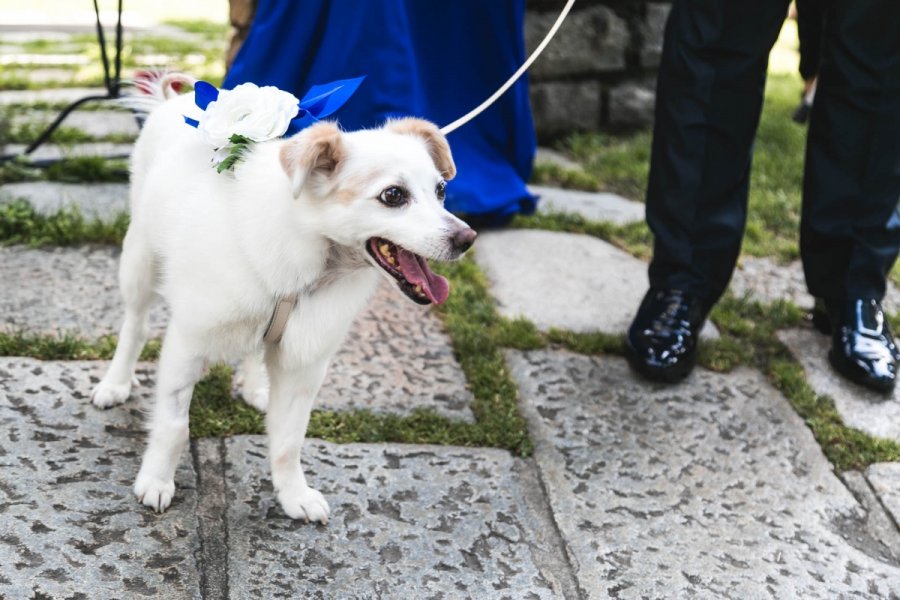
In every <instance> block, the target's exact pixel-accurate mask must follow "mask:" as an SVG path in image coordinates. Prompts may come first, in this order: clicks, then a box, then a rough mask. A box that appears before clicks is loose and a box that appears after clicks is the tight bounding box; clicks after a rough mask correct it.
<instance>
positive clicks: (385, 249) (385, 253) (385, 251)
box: [378, 244, 391, 256]
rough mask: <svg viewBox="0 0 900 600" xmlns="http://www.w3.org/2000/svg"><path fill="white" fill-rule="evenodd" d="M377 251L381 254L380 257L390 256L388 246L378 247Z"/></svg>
mask: <svg viewBox="0 0 900 600" xmlns="http://www.w3.org/2000/svg"><path fill="white" fill-rule="evenodd" d="M378 251H379V252H381V255H382V256H390V255H391V247H390V246H389V245H388V244H382V245H380V246H379V247H378Z"/></svg>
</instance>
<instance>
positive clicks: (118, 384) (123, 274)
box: [91, 229, 156, 408]
mask: <svg viewBox="0 0 900 600" xmlns="http://www.w3.org/2000/svg"><path fill="white" fill-rule="evenodd" d="M155 279H156V269H155V266H154V261H153V254H152V252H151V250H150V249H149V248H148V247H147V244H146V243H145V241H144V240H143V239H142V237H141V235H140V234H138V233H137V232H136V231H134V230H132V229H129V230H128V233H127V234H126V236H125V241H124V243H123V246H122V257H121V259H120V261H119V289H120V290H121V293H122V299H123V300H124V302H125V320H124V321H123V322H122V328H121V329H120V330H119V342H118V344H117V346H116V352H115V354H114V355H113V359H112V362H111V363H110V365H109V370H108V371H107V372H106V375H104V377H103V379H102V380H100V383H98V384H97V387H95V388H94V391H93V393H92V394H91V402H93V404H94V406H98V407H100V408H108V407H110V406H114V405H116V404H121V403H122V402H124V401H125V400H127V399H128V396H129V395H130V394H131V386H132V385H133V380H134V366H135V364H136V363H137V360H138V357H139V356H140V354H141V350H142V349H143V347H144V344H145V343H146V341H147V334H148V328H147V314H148V313H149V312H150V307H151V305H152V303H153V295H154V287H155Z"/></svg>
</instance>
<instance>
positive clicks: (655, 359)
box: [625, 289, 706, 383]
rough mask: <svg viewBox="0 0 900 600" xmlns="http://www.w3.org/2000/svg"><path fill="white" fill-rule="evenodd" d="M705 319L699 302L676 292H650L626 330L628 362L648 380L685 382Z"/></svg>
mask: <svg viewBox="0 0 900 600" xmlns="http://www.w3.org/2000/svg"><path fill="white" fill-rule="evenodd" d="M705 319H706V314H705V312H704V310H703V308H702V305H701V303H700V301H699V300H697V299H695V298H692V297H690V296H688V295H687V294H685V293H684V292H681V291H679V290H656V289H651V290H650V291H649V292H647V295H646V296H644V300H643V302H641V306H640V308H638V313H637V316H635V318H634V321H633V322H632V323H631V327H630V328H629V329H628V336H627V337H626V340H625V354H626V356H627V358H628V362H629V363H630V364H631V366H632V367H633V368H634V370H635V371H637V372H638V373H640V374H641V375H643V376H644V377H646V378H647V379H652V380H654V381H664V382H669V383H672V382H675V381H680V380H681V379H684V378H685V377H687V375H688V373H690V372H691V369H693V368H694V364H695V363H696V361H697V336H698V335H699V333H700V328H701V327H702V326H703V321H704V320H705Z"/></svg>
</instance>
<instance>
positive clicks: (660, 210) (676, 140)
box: [647, 0, 788, 308]
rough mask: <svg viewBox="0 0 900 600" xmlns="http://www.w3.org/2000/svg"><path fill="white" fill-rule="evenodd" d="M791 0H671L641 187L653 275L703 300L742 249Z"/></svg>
mask: <svg viewBox="0 0 900 600" xmlns="http://www.w3.org/2000/svg"><path fill="white" fill-rule="evenodd" d="M787 4H788V3H787V0H769V1H766V2H734V1H729V0H707V1H704V2H698V1H676V2H675V3H674V4H673V6H672V12H671V15H670V17H669V22H668V25H667V27H666V37H665V43H664V46H663V56H662V63H661V65H660V71H659V80H658V86H657V98H656V117H655V118H656V120H655V124H654V130H653V151H652V156H651V162H650V179H649V187H648V193H647V221H648V223H649V225H650V228H651V229H652V230H653V233H654V236H655V240H656V241H655V250H654V257H653V262H652V263H651V265H650V285H651V287H654V288H676V289H681V290H683V291H685V292H688V293H690V294H692V295H695V296H698V297H700V298H701V299H702V300H703V301H704V303H705V305H706V307H707V308H708V307H710V306H712V304H714V303H715V301H716V300H717V299H718V298H719V296H720V295H721V294H722V292H723V291H724V289H725V287H726V286H727V284H728V280H729V278H730V277H731V271H732V269H733V268H734V263H735V261H736V259H737V255H738V252H739V250H740V243H741V236H742V235H743V229H744V223H745V219H746V210H747V209H746V205H747V189H748V184H749V176H750V162H751V151H752V145H753V137H754V135H755V133H756V127H757V124H758V123H759V115H760V110H761V107H762V101H763V92H764V86H765V80H766V67H767V65H768V55H769V50H770V49H771V47H772V45H773V44H774V43H775V39H776V38H777V36H778V32H779V29H780V27H781V24H782V23H783V22H784V18H785V14H786V13H787Z"/></svg>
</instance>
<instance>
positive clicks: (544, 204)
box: [528, 185, 645, 225]
mask: <svg viewBox="0 0 900 600" xmlns="http://www.w3.org/2000/svg"><path fill="white" fill-rule="evenodd" d="M528 189H530V190H531V191H532V192H533V193H535V194H537V195H538V196H540V198H541V199H540V202H539V203H538V212H541V213H564V214H574V215H579V216H582V217H584V218H585V219H588V220H590V221H608V222H610V223H616V224H617V225H624V224H626V223H634V222H637V221H643V220H644V212H645V210H644V205H643V204H642V203H640V202H634V201H632V200H628V199H626V198H623V197H622V196H619V195H618V194H611V193H608V192H581V191H578V190H566V189H562V188H554V187H548V186H541V185H530V186H528Z"/></svg>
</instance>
